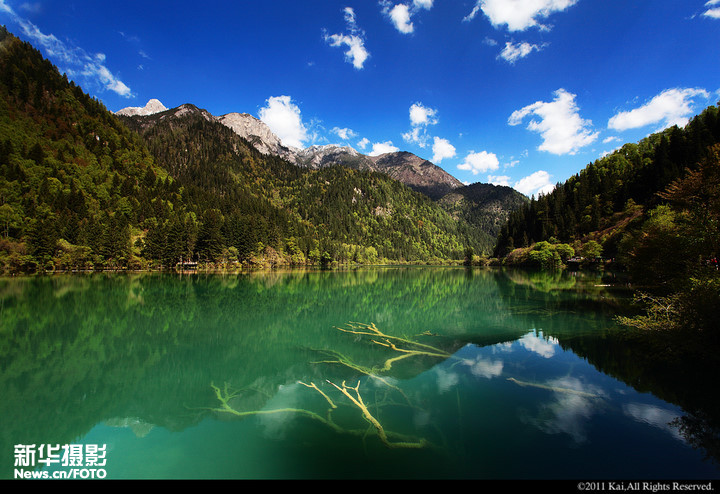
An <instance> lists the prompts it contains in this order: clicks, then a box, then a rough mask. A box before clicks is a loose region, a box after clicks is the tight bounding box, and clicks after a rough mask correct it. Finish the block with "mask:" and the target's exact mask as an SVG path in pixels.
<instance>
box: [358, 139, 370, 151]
mask: <svg viewBox="0 0 720 494" xmlns="http://www.w3.org/2000/svg"><path fill="white" fill-rule="evenodd" d="M369 144H370V140H368V138H367V137H363V138H362V139H360V141H358V143H357V145H358V147H359V148H360V149H365V148H366V147H368V145H369Z"/></svg>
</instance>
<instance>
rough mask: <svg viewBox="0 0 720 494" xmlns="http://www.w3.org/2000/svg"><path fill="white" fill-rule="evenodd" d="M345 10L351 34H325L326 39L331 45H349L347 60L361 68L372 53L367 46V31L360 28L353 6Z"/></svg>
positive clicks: (346, 54) (346, 21) (346, 53)
mask: <svg viewBox="0 0 720 494" xmlns="http://www.w3.org/2000/svg"><path fill="white" fill-rule="evenodd" d="M343 12H344V13H345V23H346V24H347V27H348V30H349V34H331V35H328V34H325V36H324V37H325V41H326V42H328V43H329V44H330V46H343V45H345V46H347V48H348V49H347V51H346V52H345V60H347V61H348V62H350V63H352V65H353V67H355V68H356V69H358V70H359V69H362V68H363V66H364V64H365V61H366V60H367V59H368V58H369V57H370V53H369V52H368V51H367V49H366V48H365V33H364V32H363V31H362V30H361V29H360V28H358V25H357V21H356V18H355V11H354V10H353V9H352V8H350V7H346V8H345V9H344V11H343Z"/></svg>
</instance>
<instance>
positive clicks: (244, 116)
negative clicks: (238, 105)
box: [217, 113, 299, 163]
mask: <svg viewBox="0 0 720 494" xmlns="http://www.w3.org/2000/svg"><path fill="white" fill-rule="evenodd" d="M217 120H218V122H220V123H222V124H223V125H225V126H226V127H229V128H230V129H232V130H233V131H234V132H235V133H236V134H237V135H239V136H240V137H242V138H243V139H245V140H247V141H248V142H249V143H250V144H252V145H253V146H254V147H255V149H257V150H258V151H260V152H261V153H263V154H272V155H277V156H280V157H282V158H284V159H286V160H287V161H289V162H291V163H296V161H297V160H296V155H297V152H298V151H299V150H298V149H295V148H292V147H288V146H285V145H283V143H282V141H281V140H280V138H279V137H278V136H276V135H275V134H273V132H272V131H271V130H270V127H268V126H267V125H266V124H265V122H263V121H262V120H260V119H257V118H255V117H253V116H252V115H250V114H248V113H227V114H225V115H222V116H220V117H217Z"/></svg>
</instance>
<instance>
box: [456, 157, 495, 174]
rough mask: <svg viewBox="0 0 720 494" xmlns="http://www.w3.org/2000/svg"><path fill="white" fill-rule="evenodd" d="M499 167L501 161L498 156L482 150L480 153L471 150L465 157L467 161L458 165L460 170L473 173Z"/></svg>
mask: <svg viewBox="0 0 720 494" xmlns="http://www.w3.org/2000/svg"><path fill="white" fill-rule="evenodd" d="M499 167H500V161H498V158H497V156H496V155H495V154H494V153H488V152H487V151H480V152H479V153H475V152H470V154H468V155H467V156H466V157H465V161H464V162H463V163H461V164H459V165H458V168H459V169H460V170H466V171H470V172H472V174H473V175H477V174H478V173H486V172H488V171H491V170H497V169H498V168H499Z"/></svg>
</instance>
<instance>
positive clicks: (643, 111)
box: [608, 88, 710, 131]
mask: <svg viewBox="0 0 720 494" xmlns="http://www.w3.org/2000/svg"><path fill="white" fill-rule="evenodd" d="M698 96H701V97H704V98H708V97H709V96H710V95H709V93H708V92H707V91H705V90H704V89H699V88H684V89H679V88H674V89H667V90H665V91H663V92H662V93H660V94H658V95H657V96H655V97H654V98H653V99H651V100H650V101H649V102H647V103H646V104H644V105H643V106H641V107H639V108H635V109H633V110H630V111H624V112H619V113H617V114H616V115H614V116H613V117H612V118H611V119H610V120H609V121H608V128H610V129H613V130H617V131H623V130H627V129H636V128H640V127H645V126H646V125H657V124H661V125H662V129H665V128H667V127H672V126H673V125H678V126H680V127H684V126H685V124H687V122H688V118H689V117H690V116H691V115H692V113H693V110H692V107H691V103H692V99H693V98H695V97H698ZM662 129H660V130H662Z"/></svg>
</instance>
